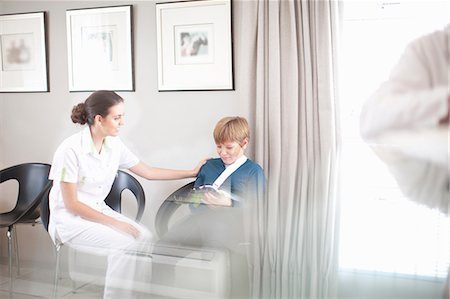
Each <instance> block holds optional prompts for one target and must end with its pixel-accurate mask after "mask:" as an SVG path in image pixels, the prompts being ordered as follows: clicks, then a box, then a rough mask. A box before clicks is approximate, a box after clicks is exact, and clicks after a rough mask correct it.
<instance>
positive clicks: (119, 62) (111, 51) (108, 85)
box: [66, 5, 134, 92]
mask: <svg viewBox="0 0 450 299" xmlns="http://www.w3.org/2000/svg"><path fill="white" fill-rule="evenodd" d="M66 27H67V54H68V70H69V91H71V92H73V91H95V90H114V91H134V73H133V72H134V69H133V68H134V66H133V38H132V32H133V30H132V5H122V6H109V7H97V8H84V9H70V10H67V11H66Z"/></svg>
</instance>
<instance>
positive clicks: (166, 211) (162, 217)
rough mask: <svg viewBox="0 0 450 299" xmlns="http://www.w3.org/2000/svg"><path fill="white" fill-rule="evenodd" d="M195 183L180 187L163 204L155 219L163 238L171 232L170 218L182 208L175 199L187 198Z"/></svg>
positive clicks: (159, 234)
mask: <svg viewBox="0 0 450 299" xmlns="http://www.w3.org/2000/svg"><path fill="white" fill-rule="evenodd" d="M194 183H195V181H192V182H190V183H187V184H186V185H184V186H182V187H180V188H179V189H177V190H176V191H174V192H173V193H172V194H170V195H169V196H168V197H167V198H166V200H164V202H163V203H162V204H161V206H160V207H159V209H158V212H157V214H156V217H155V229H156V233H157V234H158V236H159V237H160V238H162V237H163V236H164V235H165V234H166V233H167V232H168V230H169V220H170V217H171V216H172V215H173V214H174V213H175V211H176V210H177V209H178V208H179V207H180V204H178V203H176V201H175V200H173V199H175V198H178V197H181V198H183V197H186V196H187V195H188V193H189V192H190V191H191V190H192V189H193V188H194Z"/></svg>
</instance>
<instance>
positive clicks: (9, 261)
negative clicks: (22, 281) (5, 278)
mask: <svg viewBox="0 0 450 299" xmlns="http://www.w3.org/2000/svg"><path fill="white" fill-rule="evenodd" d="M6 236H7V237H8V267H9V292H10V293H12V284H13V282H12V280H13V279H12V240H11V226H10V227H8V231H7V232H6Z"/></svg>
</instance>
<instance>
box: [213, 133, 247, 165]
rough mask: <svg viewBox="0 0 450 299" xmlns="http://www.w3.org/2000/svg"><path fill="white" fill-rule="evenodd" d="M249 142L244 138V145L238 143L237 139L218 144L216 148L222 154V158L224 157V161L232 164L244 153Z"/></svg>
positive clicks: (226, 163)
mask: <svg viewBox="0 0 450 299" xmlns="http://www.w3.org/2000/svg"><path fill="white" fill-rule="evenodd" d="M247 144H248V140H247V139H245V140H244V142H243V143H242V145H241V144H239V143H237V142H236V141H228V142H223V143H220V144H216V150H217V153H218V154H219V156H220V159H222V162H223V163H224V164H225V165H230V164H233V163H234V162H236V160H237V159H239V158H240V157H241V156H242V155H243V154H244V150H245V148H246V147H247Z"/></svg>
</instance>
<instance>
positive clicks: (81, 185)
mask: <svg viewBox="0 0 450 299" xmlns="http://www.w3.org/2000/svg"><path fill="white" fill-rule="evenodd" d="M138 163H139V159H138V158H137V157H136V156H135V155H134V154H133V153H131V152H130V151H129V150H128V148H127V147H126V146H125V145H124V144H123V143H122V141H121V140H120V139H119V138H118V137H106V138H105V141H104V143H103V145H102V149H101V151H100V154H99V153H98V152H97V151H96V150H95V147H94V143H93V141H92V137H91V133H90V130H89V128H88V127H86V128H85V129H84V130H82V131H81V132H79V133H77V134H74V135H72V136H70V137H69V138H67V139H66V140H64V141H63V142H62V143H61V145H60V146H59V147H58V149H57V150H56V152H55V155H54V157H53V162H52V167H51V170H50V174H49V179H51V180H53V187H52V190H51V191H50V197H49V206H50V221H49V230H48V231H49V234H50V236H51V237H52V239H53V241H54V242H57V240H58V241H61V242H63V243H65V242H67V241H68V240H70V239H71V238H73V237H74V236H77V235H78V234H80V233H82V232H83V231H85V230H86V229H88V228H90V227H91V226H93V225H97V223H95V222H90V221H85V220H82V219H81V217H80V216H76V215H74V214H72V213H71V212H69V211H68V210H67V209H66V207H65V205H64V201H63V198H62V195H61V190H60V184H59V182H68V183H77V196H78V200H79V201H81V202H83V203H84V204H86V205H88V206H89V207H91V208H93V209H95V210H97V211H100V212H102V210H105V209H109V207H107V205H106V203H105V202H104V200H105V198H106V196H107V195H108V193H109V191H110V190H111V186H112V184H113V182H114V178H115V176H116V174H117V171H118V169H119V168H122V169H127V168H130V167H132V166H134V165H136V164H138Z"/></svg>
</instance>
